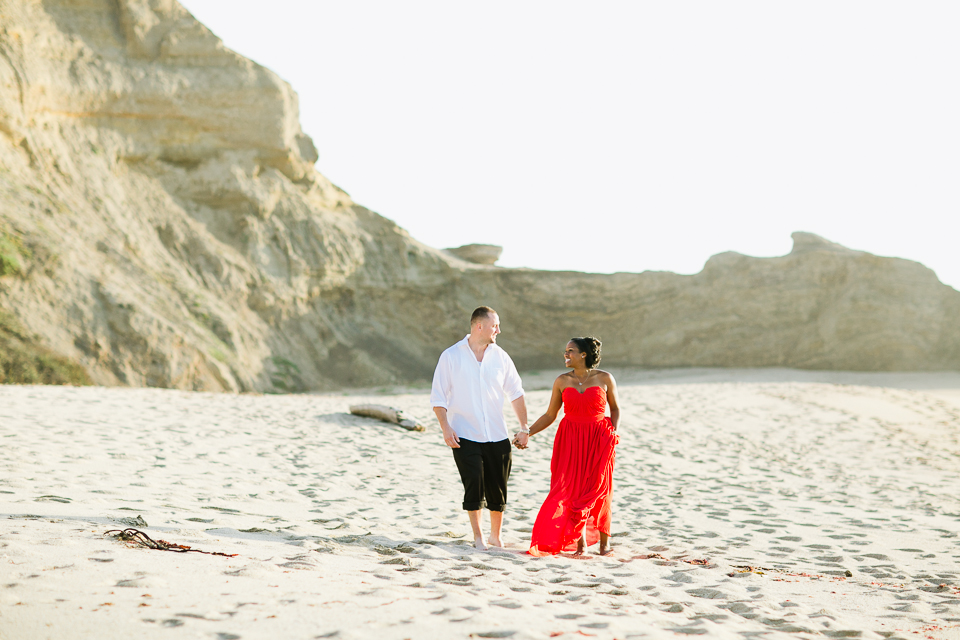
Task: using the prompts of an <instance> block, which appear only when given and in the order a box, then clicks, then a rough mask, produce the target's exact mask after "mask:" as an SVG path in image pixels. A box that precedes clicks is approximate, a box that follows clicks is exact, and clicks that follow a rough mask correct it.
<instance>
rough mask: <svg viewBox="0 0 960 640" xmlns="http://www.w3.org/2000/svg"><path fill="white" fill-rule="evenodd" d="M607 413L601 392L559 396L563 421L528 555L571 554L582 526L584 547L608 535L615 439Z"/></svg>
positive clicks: (570, 389) (568, 392)
mask: <svg viewBox="0 0 960 640" xmlns="http://www.w3.org/2000/svg"><path fill="white" fill-rule="evenodd" d="M606 408H607V393H606V391H604V390H603V388H602V387H588V388H587V389H586V390H584V392H583V393H579V392H578V391H577V390H576V389H574V388H573V387H567V388H566V389H564V390H563V412H564V417H563V420H561V421H560V426H559V427H558V428H557V435H556V438H554V441H553V457H552V458H551V459H550V493H549V495H547V499H546V500H544V502H543V506H542V507H540V513H538V514H537V521H536V523H534V525H533V534H532V536H531V540H530V552H529V553H530V554H531V555H534V556H545V555H551V554H555V553H560V552H561V551H575V550H576V548H577V540H579V539H580V532H581V531H583V528H584V526H586V528H587V544H588V545H591V544H595V543H596V542H597V541H598V540H599V539H600V532H603V533H605V534H607V535H609V534H610V500H611V496H612V494H613V464H614V462H615V460H616V451H615V450H614V446H615V445H616V444H617V443H618V442H619V441H620V438H619V437H618V436H617V434H615V433H614V432H613V424H612V423H611V422H610V418H608V417H606V416H605V415H604V412H605V411H606Z"/></svg>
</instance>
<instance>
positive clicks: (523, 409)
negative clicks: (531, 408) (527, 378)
mask: <svg viewBox="0 0 960 640" xmlns="http://www.w3.org/2000/svg"><path fill="white" fill-rule="evenodd" d="M510 404H511V405H512V406H513V412H514V413H515V414H517V420H519V421H520V432H519V433H518V434H517V435H516V436H515V437H514V440H517V441H518V442H519V441H520V440H522V442H521V444H520V448H521V449H522V448H524V447H525V446H526V445H527V434H526V433H524V431H527V403H526V401H525V400H524V397H523V396H520V397H519V398H517V399H516V400H514V401H513V402H511V403H510Z"/></svg>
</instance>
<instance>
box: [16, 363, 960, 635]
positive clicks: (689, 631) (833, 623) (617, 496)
mask: <svg viewBox="0 0 960 640" xmlns="http://www.w3.org/2000/svg"><path fill="white" fill-rule="evenodd" d="M556 373H558V372H541V373H539V374H536V375H533V374H531V375H528V376H525V384H526V387H527V389H528V395H527V398H528V405H529V406H530V407H531V413H532V414H533V415H534V416H536V415H539V412H541V411H542V410H543V409H544V408H545V406H546V403H547V400H548V397H549V392H548V391H546V390H544V388H545V387H546V386H547V385H548V384H549V381H550V380H552V378H553V376H554V375H556ZM615 373H618V375H619V380H620V384H621V389H620V396H621V405H622V407H623V411H624V413H623V419H622V426H621V443H620V445H619V447H618V452H617V468H616V475H615V478H614V514H613V516H614V531H613V536H614V537H613V539H612V542H613V546H614V553H613V554H612V555H610V556H606V557H598V556H596V555H594V554H590V553H588V555H587V556H585V557H582V558H576V557H572V556H557V557H551V558H534V557H531V556H529V555H526V554H525V553H524V551H525V550H526V543H527V542H528V540H529V533H530V529H531V526H532V523H533V519H534V518H535V516H536V513H537V509H538V508H539V506H540V503H541V501H542V500H543V498H544V496H545V495H546V493H547V489H548V486H549V460H550V449H551V443H552V436H553V432H554V429H551V430H550V431H548V432H546V433H544V434H541V435H540V436H537V437H535V438H534V439H533V440H532V445H531V447H530V449H528V450H526V451H523V452H516V453H515V457H514V471H513V475H512V477H511V481H510V502H509V505H508V509H507V512H506V517H505V538H506V541H507V547H506V548H505V549H502V550H501V549H495V550H491V551H487V552H481V551H476V550H474V549H473V548H472V546H471V544H470V541H469V538H470V536H469V525H468V523H467V520H466V516H465V515H464V514H463V512H462V511H460V509H459V503H460V500H461V495H462V493H461V487H460V484H459V479H458V476H457V473H456V469H455V466H454V462H453V459H452V456H451V455H450V452H449V451H448V450H447V448H446V447H445V446H444V444H443V441H442V438H441V436H440V433H439V429H438V428H437V426H436V423H435V421H434V420H433V416H432V412H431V410H430V407H429V403H428V391H427V390H425V389H407V390H401V392H398V393H384V392H382V391H381V392H373V391H370V392H366V393H363V392H356V391H354V392H350V393H343V394H330V395H262V396H260V395H232V394H205V393H188V392H181V391H170V390H160V389H122V388H97V387H42V386H0V638H2V639H3V640H24V639H31V640H32V639H40V638H92V637H95V636H96V637H101V636H107V637H137V638H214V639H217V640H235V639H239V638H245V639H248V638H344V639H346V638H378V639H379V638H383V639H402V638H467V637H481V638H507V637H510V638H517V639H521V638H554V637H559V638H563V637H570V638H574V637H584V636H587V637H597V638H640V637H650V638H668V637H676V636H677V635H706V636H709V637H716V638H738V639H739V638H750V637H754V636H762V637H764V638H777V637H788V636H789V637H798V636H800V637H815V636H819V637H830V638H848V637H860V638H918V637H927V638H960V580H958V579H960V570H958V563H957V561H958V559H960V537H958V530H960V477H958V475H960V474H958V471H960V458H958V455H960V440H958V433H960V374H958V373H944V374H930V373H925V374H893V373H890V374H886V373H876V374H867V373H838V372H809V371H791V370H706V369H705V370H672V371H654V372H643V371H624V372H616V371H615ZM359 402H376V403H381V404H389V405H393V406H396V407H399V408H401V409H403V410H404V411H405V412H406V413H407V414H408V415H409V416H412V417H415V418H416V419H418V420H420V421H422V422H423V423H424V424H426V425H428V428H427V431H426V432H424V433H416V432H408V431H405V430H403V429H401V428H398V427H396V426H392V425H389V424H385V423H380V422H377V421H375V420H372V419H366V418H359V417H355V416H351V415H349V414H348V407H349V405H351V404H355V403H359ZM128 526H132V527H136V528H138V529H140V530H142V531H144V532H146V533H148V534H149V535H150V536H151V537H153V538H154V539H163V540H166V541H168V542H171V543H176V544H182V545H190V546H191V547H193V548H195V549H200V550H204V551H212V552H221V553H226V554H237V555H236V556H234V557H222V556H214V555H202V554H199V553H183V554H177V553H173V552H164V551H158V550H151V549H146V548H138V547H134V546H132V545H129V544H125V543H123V542H120V541H118V540H116V539H115V538H113V537H111V536H105V535H104V533H105V532H106V531H108V530H111V529H117V528H124V527H128ZM595 550H596V547H593V548H592V549H591V551H594V552H595Z"/></svg>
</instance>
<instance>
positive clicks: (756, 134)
mask: <svg viewBox="0 0 960 640" xmlns="http://www.w3.org/2000/svg"><path fill="white" fill-rule="evenodd" d="M181 1H182V2H183V3H184V4H185V6H186V7H187V9H189V10H190V11H191V12H192V13H193V14H194V15H195V16H196V17H197V18H198V19H200V20H201V21H202V22H204V23H205V24H206V25H207V26H208V27H210V28H211V29H212V30H213V31H214V33H216V34H217V35H218V36H220V37H221V38H222V39H223V41H224V43H225V44H226V45H227V46H228V47H230V48H232V49H234V50H236V51H238V52H239V53H241V54H243V55H245V56H247V57H249V58H252V59H253V60H255V61H257V62H259V63H261V64H263V65H265V66H267V67H269V68H270V69H273V70H274V71H275V72H277V73H278V74H279V75H280V76H281V77H283V78H284V79H285V80H287V81H289V82H290V83H291V84H292V85H293V87H294V88H295V89H296V90H297V92H298V93H299V95H300V110H301V121H302V123H303V128H304V131H305V132H306V133H308V134H309V135H311V136H312V137H313V139H314V142H315V143H316V145H317V149H318V150H319V152H320V160H319V162H318V163H317V167H318V169H319V170H320V171H321V172H322V173H323V174H324V175H326V176H327V177H329V178H330V179H331V180H333V181H334V182H335V183H337V184H338V185H339V186H341V187H342V188H343V189H345V190H346V191H347V192H349V193H350V194H351V196H352V197H353V199H354V200H355V201H356V202H358V203H360V204H363V205H365V206H367V207H369V208H371V209H373V210H375V211H377V212H378V213H381V214H383V215H384V216H386V217H388V218H391V219H393V220H395V221H396V222H397V223H398V224H400V225H401V226H403V227H405V228H406V229H408V230H409V231H410V233H411V234H412V235H413V236H414V237H416V238H417V239H419V240H421V241H423V242H425V243H427V244H429V245H432V246H435V247H438V248H444V247H453V246H458V245H461V244H467V243H472V242H482V243H491V244H499V245H503V247H504V252H503V257H502V259H501V261H500V264H501V265H504V266H528V267H535V268H540V269H572V270H577V271H599V272H610V271H644V270H647V269H652V270H666V271H676V272H678V273H696V272H697V271H699V270H700V269H701V268H702V266H703V263H704V262H705V261H706V259H707V258H708V257H709V256H711V255H713V254H715V253H719V252H722V251H728V250H733V251H739V252H741V253H745V254H748V255H754V256H774V255H782V254H785V253H787V252H789V250H790V247H791V241H790V233H791V232H792V231H798V230H802V231H811V232H813V233H817V234H820V235H822V236H824V237H826V238H828V239H830V240H833V241H835V242H839V243H841V244H844V245H846V246H848V247H851V248H854V249H862V250H865V251H869V252H872V253H876V254H879V255H887V256H899V257H903V258H909V259H912V260H917V261H919V262H922V263H923V264H925V265H927V266H928V267H930V268H932V269H934V270H935V271H936V272H937V274H938V275H939V276H940V279H941V280H942V281H943V282H946V283H948V284H950V285H952V286H953V287H955V288H958V289H960V257H958V249H960V82H958V78H960V38H958V37H957V33H958V32H960V3H957V2H955V0H949V1H937V0H929V1H924V2H908V1H906V0H903V1H900V2H889V1H884V0H869V1H838V0H829V1H824V0H806V1H805V2H789V3H788V2H770V1H769V0H756V1H742V0H725V1H724V2H716V1H715V0H702V1H685V0H663V1H660V2H645V1H639V0H622V1H603V0H600V1H598V2H594V3H583V2H577V3H574V2H566V1H563V0H550V1H546V0H538V1H532V0H531V1H524V0H511V1H509V2H508V1H502V0H487V1H486V2H483V3H475V2H471V3H467V2H455V1H451V0H436V1H425V0H409V1H407V2H396V1H386V0H383V1H379V2H373V1H369V0H337V1H336V2H331V1H329V0H299V1H298V0H272V1H271V2H269V3H264V2H262V1H256V2H254V1H253V0H181Z"/></svg>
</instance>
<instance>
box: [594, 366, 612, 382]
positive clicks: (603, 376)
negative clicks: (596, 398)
mask: <svg viewBox="0 0 960 640" xmlns="http://www.w3.org/2000/svg"><path fill="white" fill-rule="evenodd" d="M596 371H597V374H596V375H597V377H598V378H599V379H600V381H601V382H606V383H611V382H612V383H614V384H616V380H614V379H613V374H612V373H610V372H609V371H604V370H603V369H597V370H596Z"/></svg>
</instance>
